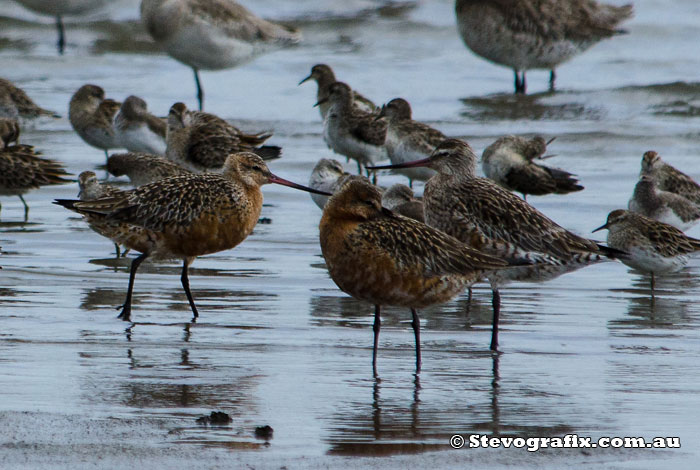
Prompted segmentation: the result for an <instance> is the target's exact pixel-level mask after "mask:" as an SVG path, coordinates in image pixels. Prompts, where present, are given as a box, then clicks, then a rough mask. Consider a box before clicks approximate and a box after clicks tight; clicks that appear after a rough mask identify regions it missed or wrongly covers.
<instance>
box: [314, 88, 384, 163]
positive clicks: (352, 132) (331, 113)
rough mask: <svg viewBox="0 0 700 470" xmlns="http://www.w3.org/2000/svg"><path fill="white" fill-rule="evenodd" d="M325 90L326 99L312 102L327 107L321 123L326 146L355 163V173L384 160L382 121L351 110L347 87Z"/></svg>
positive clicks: (351, 95) (349, 92)
mask: <svg viewBox="0 0 700 470" xmlns="http://www.w3.org/2000/svg"><path fill="white" fill-rule="evenodd" d="M328 91H329V93H328V98H325V99H322V100H321V101H319V102H318V103H316V104H317V105H322V104H323V103H326V102H329V103H330V104H331V106H330V109H329V110H328V114H326V118H325V119H324V120H323V139H324V140H325V141H326V143H327V144H328V146H329V147H330V148H331V149H333V151H334V152H335V153H339V154H340V155H345V156H346V157H348V158H351V159H353V160H355V161H356V162H357V171H358V173H362V166H367V165H372V164H374V163H376V162H378V161H380V160H385V159H386V158H388V155H387V152H386V147H384V140H385V138H386V126H387V123H386V121H385V120H384V119H381V120H378V119H377V118H376V116H375V115H373V114H371V113H365V112H363V111H360V110H359V109H357V108H355V106H354V105H353V94H352V89H351V88H350V87H349V86H348V85H347V84H345V83H343V82H335V83H333V84H332V85H331V86H330V88H329V90H328ZM368 175H369V172H368Z"/></svg>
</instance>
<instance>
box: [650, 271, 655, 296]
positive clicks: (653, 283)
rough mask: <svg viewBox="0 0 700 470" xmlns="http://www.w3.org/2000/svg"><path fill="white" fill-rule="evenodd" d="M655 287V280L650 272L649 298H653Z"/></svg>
mask: <svg viewBox="0 0 700 470" xmlns="http://www.w3.org/2000/svg"><path fill="white" fill-rule="evenodd" d="M655 285H656V282H655V279H654V272H653V271H652V273H651V298H652V299H653V298H654V287H655Z"/></svg>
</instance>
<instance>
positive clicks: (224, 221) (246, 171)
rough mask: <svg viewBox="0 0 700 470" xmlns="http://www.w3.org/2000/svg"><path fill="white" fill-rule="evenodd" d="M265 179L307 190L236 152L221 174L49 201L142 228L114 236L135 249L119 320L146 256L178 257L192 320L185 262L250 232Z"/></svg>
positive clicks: (226, 246)
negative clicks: (118, 192) (85, 198)
mask: <svg viewBox="0 0 700 470" xmlns="http://www.w3.org/2000/svg"><path fill="white" fill-rule="evenodd" d="M268 183H277V184H282V185H285V186H290V187H293V188H297V189H303V190H305V191H313V190H312V189H310V188H306V187H304V186H301V185H297V184H295V183H292V182H290V181H287V180H284V179H282V178H279V177H278V176H275V175H273V174H272V173H271V172H270V170H269V169H268V168H267V165H265V162H264V161H263V160H262V159H261V158H260V157H259V156H257V155H255V154H253V153H248V152H242V153H237V154H233V155H231V156H229V158H228V159H227V160H226V163H225V165H224V171H223V173H221V174H216V173H205V174H194V173H193V174H189V175H182V176H174V177H172V178H166V179H162V180H160V181H156V182H154V183H150V184H147V185H145V186H141V187H139V188H136V189H133V190H130V191H124V192H123V193H121V195H119V196H116V197H106V198H100V199H95V200H92V201H76V200H66V199H60V200H56V201H55V202H56V204H60V205H62V206H64V207H66V208H67V209H70V210H72V211H75V212H78V213H80V214H90V215H91V216H95V217H98V218H103V219H104V220H105V222H110V223H111V222H116V223H125V224H128V225H129V226H135V227H140V228H142V229H145V230H144V231H143V232H142V233H141V236H125V235H124V234H121V233H115V235H114V236H115V238H114V240H115V241H116V242H117V243H119V244H123V245H126V246H127V247H128V248H131V249H133V250H136V251H139V252H140V253H141V255H140V256H138V257H137V258H134V260H133V261H132V263H131V272H130V274H129V287H128V290H127V295H126V300H125V302H124V305H123V306H122V307H121V313H120V314H119V318H121V319H123V320H126V321H129V320H130V319H131V297H132V292H133V288H134V278H135V276H136V270H137V269H138V267H139V265H140V264H141V263H142V262H143V260H145V259H146V258H148V257H154V258H179V259H182V260H183V264H182V276H181V278H180V279H181V282H182V287H183V288H184V290H185V294H186V295H187V300H188V301H189V304H190V308H191V309H192V313H193V314H194V318H197V317H198V316H199V314H198V312H197V307H196V306H195V303H194V299H193V298H192V293H191V292H190V284H189V278H188V275H187V271H188V267H189V265H190V264H191V263H192V261H194V259H195V258H196V257H197V256H201V255H206V254H210V253H216V252H219V251H223V250H228V249H230V248H233V247H235V246H236V245H238V244H239V243H241V242H242V241H243V240H245V238H246V237H247V236H248V235H250V233H251V232H252V231H253V228H254V227H255V224H256V223H257V221H258V218H259V216H260V209H261V208H262V202H263V197H262V193H261V191H260V186H262V185H264V184H268ZM132 235H133V234H132Z"/></svg>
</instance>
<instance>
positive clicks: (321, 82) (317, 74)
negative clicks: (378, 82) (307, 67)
mask: <svg viewBox="0 0 700 470" xmlns="http://www.w3.org/2000/svg"><path fill="white" fill-rule="evenodd" d="M309 80H315V81H316V84H317V85H318V91H317V92H316V102H321V104H320V105H318V110H319V111H320V113H321V119H325V118H326V114H328V110H329V109H330V107H331V104H330V102H328V101H325V100H326V99H328V97H329V95H330V91H329V88H330V86H331V85H332V84H333V83H335V82H336V79H335V74H334V73H333V69H331V68H330V66H328V65H326V64H316V65H314V66H313V67H311V75H309V76H308V77H306V78H305V79H303V80H302V81H300V82H299V85H301V84H302V83H305V82H307V81H309ZM352 104H353V106H355V107H356V108H357V109H358V110H360V111H364V112H365V113H374V112H375V111H376V109H377V106H376V105H375V104H374V103H372V101H371V100H370V99H368V98H365V97H364V96H362V95H361V94H359V93H358V92H356V91H355V90H353V92H352Z"/></svg>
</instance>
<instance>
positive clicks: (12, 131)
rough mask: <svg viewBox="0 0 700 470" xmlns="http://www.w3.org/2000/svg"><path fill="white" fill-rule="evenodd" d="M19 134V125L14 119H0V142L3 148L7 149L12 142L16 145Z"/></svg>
mask: <svg viewBox="0 0 700 470" xmlns="http://www.w3.org/2000/svg"><path fill="white" fill-rule="evenodd" d="M20 133H21V131H20V128H19V123H18V122H17V121H16V120H15V119H10V118H0V141H2V146H3V148H6V147H8V146H9V145H10V144H11V143H12V142H14V143H16V144H18V143H19V135H20Z"/></svg>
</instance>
